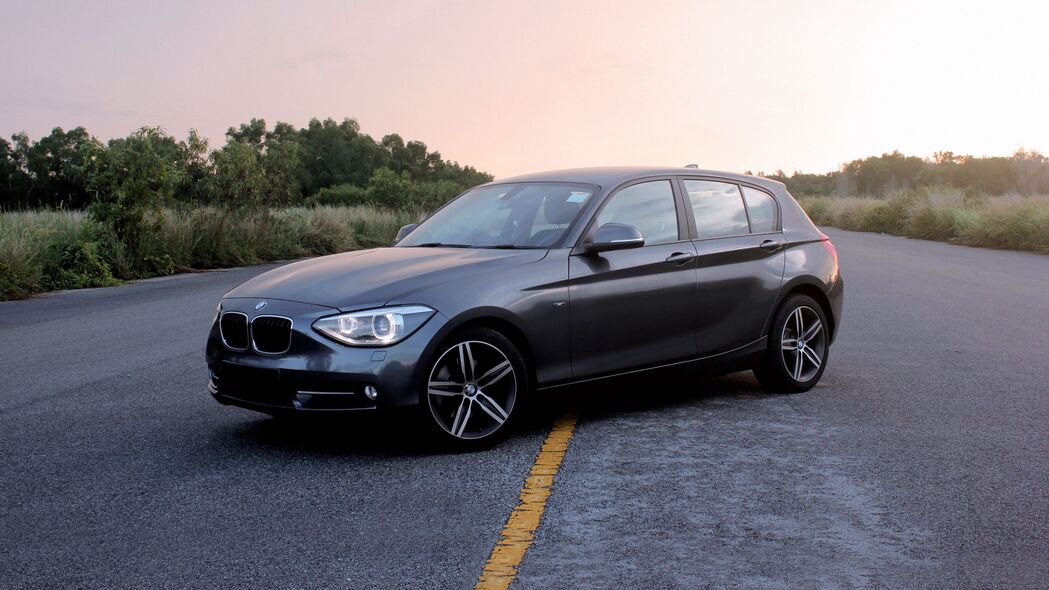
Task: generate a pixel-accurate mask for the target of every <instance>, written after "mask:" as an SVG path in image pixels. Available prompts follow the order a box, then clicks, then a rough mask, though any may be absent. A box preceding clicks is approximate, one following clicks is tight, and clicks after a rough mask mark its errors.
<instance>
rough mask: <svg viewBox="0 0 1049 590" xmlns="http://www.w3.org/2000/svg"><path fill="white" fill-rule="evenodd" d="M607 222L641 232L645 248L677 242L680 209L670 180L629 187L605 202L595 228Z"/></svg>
mask: <svg viewBox="0 0 1049 590" xmlns="http://www.w3.org/2000/svg"><path fill="white" fill-rule="evenodd" d="M606 223H625V224H628V225H632V226H634V227H636V228H637V229H639V230H641V235H643V236H645V245H646V246H651V245H655V244H666V243H669V242H676V241H677V240H678V228H677V207H676V206H675V205H674V189H673V188H671V186H670V181H669V180H653V181H651V182H642V183H639V184H634V185H631V186H628V187H626V188H624V189H622V190H620V191H619V192H617V193H616V194H614V195H612V198H611V199H609V200H608V202H607V203H605V206H604V208H603V209H601V213H599V214H598V216H597V224H596V227H601V226H602V225H604V224H606Z"/></svg>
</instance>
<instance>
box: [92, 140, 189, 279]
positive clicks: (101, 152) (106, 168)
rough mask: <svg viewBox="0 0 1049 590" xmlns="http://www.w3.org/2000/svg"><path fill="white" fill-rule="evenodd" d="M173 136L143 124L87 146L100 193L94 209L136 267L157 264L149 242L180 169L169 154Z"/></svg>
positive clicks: (97, 217) (96, 215)
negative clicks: (126, 133) (153, 260)
mask: <svg viewBox="0 0 1049 590" xmlns="http://www.w3.org/2000/svg"><path fill="white" fill-rule="evenodd" d="M169 140H170V137H169V136H168V135H167V134H165V133H164V131H163V130H162V129H160V128H158V127H143V128H141V129H139V130H138V131H136V132H134V133H132V134H131V135H129V136H127V137H125V138H120V139H114V140H111V141H110V142H109V144H108V146H104V145H102V143H101V142H98V141H97V140H94V141H93V142H92V143H91V144H89V145H88V147H87V148H86V149H85V151H86V152H88V153H89V156H88V161H89V162H90V165H89V166H88V174H89V178H90V186H91V189H92V190H93V191H94V193H95V198H94V200H93V202H92V203H91V206H90V209H89V211H90V213H91V216H92V217H93V218H94V219H95V220H96V221H98V222H99V223H100V224H101V225H102V226H103V227H106V228H108V229H109V230H111V231H112V233H113V236H114V237H115V238H116V239H117V241H118V243H119V244H120V245H121V247H122V248H123V250H124V253H125V254H126V255H127V256H128V257H129V258H130V260H131V261H132V263H131V266H132V269H139V268H142V267H143V266H148V265H151V264H152V262H151V261H150V260H149V258H148V252H147V248H146V247H145V245H146V241H147V239H148V238H150V237H152V236H155V235H156V234H157V233H158V232H159V230H160V226H161V224H162V223H163V209H162V207H163V205H164V203H165V201H167V200H168V199H170V198H171V197H172V195H173V194H174V192H175V186H176V183H177V176H178V173H177V169H176V167H175V165H174V164H173V163H172V161H171V160H170V154H169V153H168V152H169V151H170V150H169V147H170V141H169ZM153 270H156V269H153Z"/></svg>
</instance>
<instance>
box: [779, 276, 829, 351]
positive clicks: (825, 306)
mask: <svg viewBox="0 0 1049 590" xmlns="http://www.w3.org/2000/svg"><path fill="white" fill-rule="evenodd" d="M791 295H807V296H809V297H812V298H813V299H815V300H816V303H818V304H819V306H820V309H821V310H822V311H823V316H824V317H826V318H827V330H828V331H829V332H830V337H831V340H833V339H834V336H835V335H836V334H837V329H838V327H837V325H836V321H835V318H834V308H833V307H832V306H831V302H830V297H828V296H827V292H826V291H825V290H824V289H823V287H822V286H821V285H820V284H819V282H818V281H817V279H816V278H815V277H795V278H794V280H792V281H791V282H789V283H787V284H786V285H784V286H783V288H782V289H781V290H780V297H779V299H778V300H777V301H776V306H775V307H774V308H773V309H772V313H771V314H769V318H768V320H766V322H765V334H768V333H769V329H770V326H771V325H772V321H773V319H775V317H776V313H777V312H778V311H779V308H780V307H781V306H782V305H783V302H784V301H786V300H787V299H788V298H789V297H790V296H791Z"/></svg>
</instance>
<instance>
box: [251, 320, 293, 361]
mask: <svg viewBox="0 0 1049 590" xmlns="http://www.w3.org/2000/svg"><path fill="white" fill-rule="evenodd" d="M251 343H252V346H254V347H255V351H256V352H261V353H264V354H283V353H285V352H288V349H289V348H291V320H290V319H288V318H285V317H281V316H275V315H260V316H256V318H255V319H253V320H251Z"/></svg>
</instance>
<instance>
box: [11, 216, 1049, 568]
mask: <svg viewBox="0 0 1049 590" xmlns="http://www.w3.org/2000/svg"><path fill="white" fill-rule="evenodd" d="M828 233H830V234H831V236H832V237H833V239H834V241H835V243H836V245H837V246H838V251H839V254H840V256H841V259H842V263H843V268H844V271H843V274H844V276H845V280H846V317H845V323H844V325H843V327H842V330H841V333H840V337H839V339H838V341H837V343H836V344H835V346H834V347H833V349H832V351H831V356H830V366H829V368H828V370H827V372H826V374H825V376H824V378H823V382H822V383H821V384H820V386H819V387H817V388H816V389H815V390H813V391H811V392H809V393H807V394H801V395H793V396H782V395H766V394H764V393H762V392H761V391H760V390H759V389H758V387H757V383H756V382H755V381H754V380H753V378H752V377H751V376H750V375H749V374H736V375H730V376H725V377H718V378H705V377H702V376H699V375H696V374H693V373H690V372H688V371H673V372H662V373H656V374H647V375H643V376H640V377H632V378H629V379H621V380H612V381H606V382H602V383H600V384H598V385H591V386H588V387H586V388H577V389H574V390H568V391H559V392H558V393H557V395H552V396H548V397H547V398H545V399H544V400H543V401H542V403H541V407H540V409H539V411H538V412H537V415H536V417H535V419H534V420H533V421H532V422H531V423H530V424H529V425H527V426H525V427H523V428H522V429H521V430H520V431H518V432H516V433H515V434H514V435H513V436H512V437H511V438H510V439H509V440H508V441H507V442H505V443H504V444H502V445H501V446H499V447H497V448H495V449H493V450H490V451H486V452H482V453H474V454H467V455H451V454H443V453H440V452H437V451H434V450H433V449H431V448H429V446H428V445H427V444H426V443H425V441H423V440H420V439H418V438H417V437H415V436H414V435H413V433H412V432H411V430H410V429H409V428H407V427H405V426H403V425H402V423H401V422H399V421H395V420H390V419H375V418H358V419H355V420H350V421H339V422H323V423H312V422H310V423H307V424H299V423H290V424H289V423H285V422H282V421H277V420H273V419H270V418H268V417H265V416H261V415H256V414H253V413H250V412H248V411H245V410H239V409H236V408H229V407H222V406H219V405H218V404H216V403H215V402H214V401H212V400H211V399H210V397H209V396H208V395H207V393H206V391H205V384H206V376H205V367H204V362H203V344H204V335H205V332H206V330H207V327H208V322H209V320H210V317H211V313H212V310H213V308H214V305H215V303H216V301H217V300H218V298H219V297H220V296H221V295H222V293H223V292H225V291H226V290H227V289H228V288H230V287H232V286H234V285H236V284H237V283H239V282H241V281H243V280H245V279H247V278H248V277H250V276H252V275H254V274H256V273H259V272H262V271H263V270H265V269H266V268H269V267H256V268H248V269H235V270H229V271H218V272H210V273H203V274H195V275H187V276H180V277H173V278H168V279H160V280H152V281H146V282H142V283H138V284H132V285H126V286H122V287H116V288H109V289H99V290H86V291H79V292H66V293H58V294H53V295H48V296H45V297H40V298H37V299H33V300H29V301H19V302H9V303H0V359H2V364H0V587H2V588H72V587H84V588H189V587H197V588H218V587H254V588H258V587H264V588H289V589H291V588H394V587H396V588H416V587H417V588H433V587H448V588H457V587H459V588H466V587H470V586H472V585H473V583H474V582H475V581H476V579H477V576H478V574H479V573H480V572H481V568H482V565H483V563H484V561H485V559H486V558H487V557H488V554H489V552H490V551H491V549H492V546H493V544H494V543H495V541H496V540H497V539H498V536H499V531H500V529H501V527H502V526H503V524H504V522H505V521H506V518H507V516H508V514H509V513H510V510H511V509H512V507H513V506H514V504H515V502H516V497H517V494H518V493H519V490H520V487H521V484H522V481H523V479H524V477H525V476H526V475H527V472H528V469H529V467H530V466H531V464H532V461H533V459H534V458H535V455H536V452H537V450H538V448H539V445H540V443H541V441H542V439H543V437H544V436H545V434H546V433H547V431H548V430H549V425H550V422H551V420H552V418H553V416H555V415H557V414H558V413H559V412H560V411H561V409H562V408H564V407H568V406H575V407H578V408H579V415H580V418H579V424H578V427H577V430H576V434H575V437H574V438H573V440H572V441H571V444H570V446H569V449H568V453H567V456H566V458H565V462H564V464H563V466H562V468H561V471H560V473H559V474H558V476H557V479H556V481H555V485H554V489H553V494H552V495H551V497H550V499H549V501H548V504H547V510H546V513H545V515H544V516H543V520H542V524H541V526H540V528H539V531H538V533H537V538H536V541H535V543H534V545H533V546H532V547H531V549H530V550H529V551H528V553H527V554H526V556H525V559H524V563H523V564H522V568H521V574H520V577H519V579H518V581H517V583H516V584H515V587H520V588H581V587H622V588H633V587H683V588H702V587H712V588H719V587H743V588H749V587H772V588H805V587H814V588H817V587H818V588H852V587H857V588H867V587H884V588H905V587H906V588H917V587H930V588H952V589H953V588H1009V589H1015V588H1046V587H1049V257H1045V256H1037V255H1030V254H1022V253H1015V252H996V251H989V250H980V249H971V248H963V247H957V246H950V245H946V244H938V243H931V242H921V241H913V240H904V239H901V238H894V237H887V236H879V235H874V234H860V233H850V232H840V231H828Z"/></svg>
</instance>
